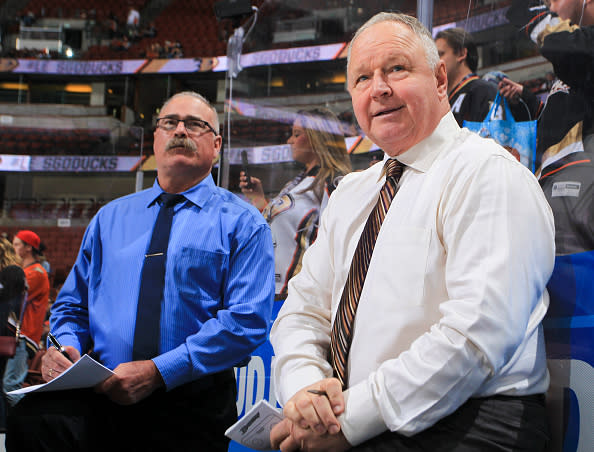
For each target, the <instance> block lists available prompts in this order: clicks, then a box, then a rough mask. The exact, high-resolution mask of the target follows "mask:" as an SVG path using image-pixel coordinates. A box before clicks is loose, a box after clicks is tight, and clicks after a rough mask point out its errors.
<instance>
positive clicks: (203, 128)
mask: <svg viewBox="0 0 594 452" xmlns="http://www.w3.org/2000/svg"><path fill="white" fill-rule="evenodd" d="M180 122H183V123H184V127H185V128H186V130H187V131H188V132H190V133H206V132H212V133H214V134H215V135H218V133H217V132H216V131H215V129H214V128H213V127H212V126H211V125H210V124H209V123H208V122H206V121H204V120H202V119H196V118H188V119H177V118H169V117H166V118H157V127H160V128H161V129H163V130H165V131H167V132H172V131H174V130H175V129H177V125H178V124H179V123H180Z"/></svg>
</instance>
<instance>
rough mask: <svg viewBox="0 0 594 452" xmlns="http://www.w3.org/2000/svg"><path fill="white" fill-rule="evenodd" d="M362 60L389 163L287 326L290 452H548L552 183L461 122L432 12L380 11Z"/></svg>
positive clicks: (363, 42) (278, 373)
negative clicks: (420, 16)
mask: <svg viewBox="0 0 594 452" xmlns="http://www.w3.org/2000/svg"><path fill="white" fill-rule="evenodd" d="M348 54H349V56H348V62H347V86H348V90H349V93H350V94H351V98H352V103H353V109H354V112H355V115H356V116H357V119H358V122H359V125H360V126H361V128H362V129H363V131H364V132H365V133H366V134H367V135H368V136H369V138H370V139H371V140H372V141H373V142H374V143H376V144H377V145H378V146H379V147H380V148H381V149H383V150H384V151H385V153H386V154H387V155H386V156H385V159H384V164H383V165H378V164H376V165H373V166H372V167H371V168H369V169H367V170H365V171H362V172H356V173H351V174H349V175H347V176H345V178H344V180H343V181H342V182H341V183H340V185H339V186H338V188H337V190H336V191H335V192H334V194H333V195H332V198H331V199H330V203H329V205H328V208H327V209H326V211H325V212H324V216H323V218H322V224H321V225H320V231H319V236H318V238H317V240H316V243H315V244H314V245H313V246H312V247H311V248H310V249H309V250H308V251H307V253H306V255H305V259H304V262H303V268H302V270H301V272H300V273H299V274H298V275H297V276H296V277H295V278H293V280H292V281H291V284H290V285H289V295H288V297H287V300H286V301H285V303H284V304H283V306H282V308H281V310H280V312H279V314H278V317H277V319H276V321H275V323H274V325H273V327H272V330H271V334H270V340H271V343H272V345H273V347H274V355H275V360H274V363H275V364H274V369H273V371H272V375H273V376H274V380H275V381H274V384H275V388H276V393H277V396H278V398H279V401H280V402H281V403H282V404H283V405H284V410H283V412H284V414H285V419H284V420H283V421H281V422H280V423H278V424H277V425H276V426H275V427H274V428H273V429H272V431H271V439H272V445H273V448H276V447H278V446H279V445H282V450H283V451H289V450H307V451H309V452H312V451H332V452H340V451H344V450H353V451H357V452H369V451H409V452H411V451H415V452H417V451H419V452H420V451H435V450H439V451H476V452H479V451H480V452H483V451H519V450H523V451H534V452H536V451H538V452H542V451H544V450H545V447H546V443H547V439H548V437H547V436H548V435H547V432H548V425H547V417H546V410H545V398H544V392H546V390H547V388H548V385H549V375H548V371H547V362H546V356H545V351H544V347H543V330H542V324H541V321H542V319H543V317H544V316H545V313H546V310H547V306H548V296H547V293H546V289H545V284H546V282H547V280H548V278H549V276H550V274H551V271H552V269H553V254H554V247H553V244H552V243H551V241H552V238H553V237H552V236H553V228H554V226H553V218H552V215H551V213H550V209H549V208H548V206H547V205H546V201H545V200H544V197H543V195H542V192H541V190H540V187H539V186H538V183H537V182H536V180H535V179H534V177H533V176H532V174H530V171H529V170H528V169H527V168H525V167H524V166H522V165H521V164H520V163H519V162H517V161H516V160H515V159H514V158H513V157H512V156H511V155H510V154H509V153H508V152H507V151H506V150H504V149H503V148H502V147H501V146H499V145H497V144H496V143H495V142H494V141H493V140H487V139H483V138H481V137H479V136H478V135H477V134H474V133H470V132H468V131H467V130H465V129H460V127H459V126H458V124H457V123H456V121H455V119H454V117H453V115H452V113H451V112H450V111H449V103H448V98H447V77H446V69H445V65H444V63H443V61H440V60H439V56H438V54H437V49H436V48H435V45H434V43H433V40H432V37H431V34H430V32H429V31H428V30H427V29H426V28H425V27H423V25H422V24H421V23H420V22H419V21H418V20H417V19H415V18H414V17H411V16H405V15H402V14H398V15H396V14H392V13H380V14H379V15H376V16H374V17H372V18H371V19H370V21H368V22H367V23H365V24H364V25H363V26H362V27H361V28H360V29H359V30H358V31H357V33H356V34H355V36H354V38H353V39H352V40H351V44H350V49H349V52H348ZM392 198H393V200H392ZM390 201H391V203H390ZM384 216H385V218H384ZM382 220H383V222H382ZM349 326H350V328H349ZM333 376H334V377H335V378H334V377H333ZM310 390H313V391H318V393H312V392H310ZM319 391H323V392H322V396H320V395H319V394H320V393H319ZM324 391H325V392H324ZM324 394H325V395H326V396H323V395H324Z"/></svg>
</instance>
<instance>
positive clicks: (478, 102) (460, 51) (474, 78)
mask: <svg viewBox="0 0 594 452" xmlns="http://www.w3.org/2000/svg"><path fill="white" fill-rule="evenodd" d="M435 44H436V45H437V51H438V52H439V57H440V58H441V59H442V60H443V61H444V62H445V65H446V69H447V73H448V100H449V102H450V108H451V110H452V113H453V114H454V118H456V121H458V125H460V127H462V125H463V123H464V121H479V122H480V121H482V120H483V119H485V117H486V116H487V113H488V112H489V108H490V107H491V102H492V101H493V99H495V96H496V95H497V88H496V87H494V86H493V85H492V84H491V83H488V82H486V81H485V80H481V78H480V77H479V76H478V75H476V69H477V67H478V51H477V48H476V44H475V43H474V39H473V38H472V35H471V34H470V33H467V32H466V31H464V30H463V29H462V28H449V29H447V30H442V31H440V32H439V33H437V35H436V36H435Z"/></svg>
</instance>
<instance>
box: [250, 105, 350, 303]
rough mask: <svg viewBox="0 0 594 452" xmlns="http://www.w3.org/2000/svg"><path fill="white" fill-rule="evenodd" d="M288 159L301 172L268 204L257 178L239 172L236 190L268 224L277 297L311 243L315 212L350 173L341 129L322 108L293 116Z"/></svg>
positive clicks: (336, 121) (288, 141) (316, 219)
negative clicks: (239, 191)
mask: <svg viewBox="0 0 594 452" xmlns="http://www.w3.org/2000/svg"><path fill="white" fill-rule="evenodd" d="M287 143H289V144H290V145H291V150H292V152H293V159H294V160H295V161H296V162H299V163H300V164H302V165H303V166H304V169H303V171H302V172H301V173H299V174H298V175H297V176H296V177H295V178H294V179H293V180H291V181H289V182H288V183H287V184H286V185H285V186H284V187H283V188H282V189H281V191H280V192H279V194H278V195H276V196H275V197H274V198H273V199H272V200H270V201H269V200H268V199H266V196H265V195H264V190H263V188H262V182H261V180H260V179H258V178H257V177H250V181H248V180H247V179H246V175H245V173H244V172H243V171H242V172H241V173H240V181H239V186H240V188H241V191H242V192H243V194H244V195H245V196H246V197H247V198H248V199H249V200H250V201H251V203H252V204H253V205H254V206H256V207H257V208H258V209H260V210H261V211H262V214H263V215H264V218H266V221H268V224H270V228H271V229H272V237H273V241H274V243H275V254H274V258H275V281H276V294H277V296H280V297H284V296H285V295H286V293H287V284H288V282H289V279H291V278H292V277H293V276H295V275H296V274H297V273H298V272H299V270H300V269H301V259H302V257H303V253H304V252H305V250H306V249H307V248H308V247H309V246H310V245H311V244H312V243H313V242H314V240H315V238H316V234H317V229H318V222H319V218H320V215H321V212H322V211H323V209H324V208H325V207H326V204H327V202H328V197H329V196H330V195H331V194H332V192H333V191H334V189H335V188H336V186H337V185H338V182H339V181H340V179H341V178H342V176H344V175H345V174H347V173H349V172H350V171H351V164H350V160H349V156H348V154H347V152H346V146H345V142H344V136H343V129H342V126H341V123H340V122H339V121H338V118H337V117H336V115H334V113H332V112H331V111H330V110H327V109H325V108H316V109H313V110H303V111H299V112H298V113H297V119H296V120H295V122H294V123H293V129H292V134H291V136H290V137H289V139H288V140H287Z"/></svg>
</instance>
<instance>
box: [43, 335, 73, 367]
mask: <svg viewBox="0 0 594 452" xmlns="http://www.w3.org/2000/svg"><path fill="white" fill-rule="evenodd" d="M47 337H48V338H49V340H50V342H51V343H52V345H53V346H54V347H56V349H57V350H58V351H59V352H60V353H62V356H63V357H65V358H66V359H68V361H70V362H71V363H74V361H72V358H71V357H70V355H69V354H68V353H66V349H65V348H64V346H63V345H62V344H60V343H59V342H58V339H56V338H55V337H54V335H53V334H52V333H47Z"/></svg>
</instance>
